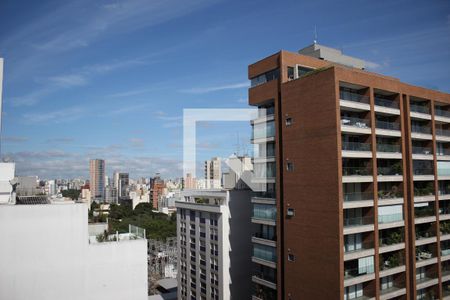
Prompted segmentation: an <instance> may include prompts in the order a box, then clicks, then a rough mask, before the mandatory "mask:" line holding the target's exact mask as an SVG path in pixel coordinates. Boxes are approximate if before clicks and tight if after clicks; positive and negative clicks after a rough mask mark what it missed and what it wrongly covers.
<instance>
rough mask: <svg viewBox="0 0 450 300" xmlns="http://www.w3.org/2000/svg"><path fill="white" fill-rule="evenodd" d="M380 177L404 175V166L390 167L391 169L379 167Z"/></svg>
mask: <svg viewBox="0 0 450 300" xmlns="http://www.w3.org/2000/svg"><path fill="white" fill-rule="evenodd" d="M377 170H378V175H385V176H389V175H391V176H392V175H402V174H403V172H402V166H401V165H396V166H390V167H378V169H377Z"/></svg>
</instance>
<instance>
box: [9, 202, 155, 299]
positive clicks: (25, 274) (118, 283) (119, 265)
mask: <svg viewBox="0 0 450 300" xmlns="http://www.w3.org/2000/svg"><path fill="white" fill-rule="evenodd" d="M87 213H88V212H87V205H86V204H51V205H15V206H14V205H1V206H0V238H1V241H2V242H1V246H0V270H1V272H0V299H8V300H22V299H23V300H28V299H45V300H53V299H55V300H57V299H58V300H59V299H73V300H75V299H77V300H78V299H80V300H85V299H95V300H98V299H105V300H106V299H108V300H111V299H118V300H119V299H120V300H121V299H138V300H139V299H142V300H144V299H147V242H146V240H132V241H122V242H119V243H117V242H110V243H100V244H89V243H88V222H87Z"/></svg>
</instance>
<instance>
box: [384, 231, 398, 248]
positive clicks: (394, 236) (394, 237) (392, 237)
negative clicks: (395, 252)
mask: <svg viewBox="0 0 450 300" xmlns="http://www.w3.org/2000/svg"><path fill="white" fill-rule="evenodd" d="M401 242H402V235H401V233H399V232H396V231H394V232H391V233H390V234H389V236H388V237H387V238H386V244H387V245H394V244H399V243H401Z"/></svg>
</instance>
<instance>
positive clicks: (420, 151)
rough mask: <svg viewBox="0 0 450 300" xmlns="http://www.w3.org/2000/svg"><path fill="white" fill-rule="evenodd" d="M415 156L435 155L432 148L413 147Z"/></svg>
mask: <svg viewBox="0 0 450 300" xmlns="http://www.w3.org/2000/svg"><path fill="white" fill-rule="evenodd" d="M412 153H413V154H427V155H428V154H433V153H432V150H431V148H429V147H421V146H413V147H412Z"/></svg>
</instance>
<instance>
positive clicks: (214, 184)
mask: <svg viewBox="0 0 450 300" xmlns="http://www.w3.org/2000/svg"><path fill="white" fill-rule="evenodd" d="M205 180H206V189H220V187H221V181H222V170H221V160H220V158H219V157H213V158H212V159H211V160H207V161H205Z"/></svg>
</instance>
